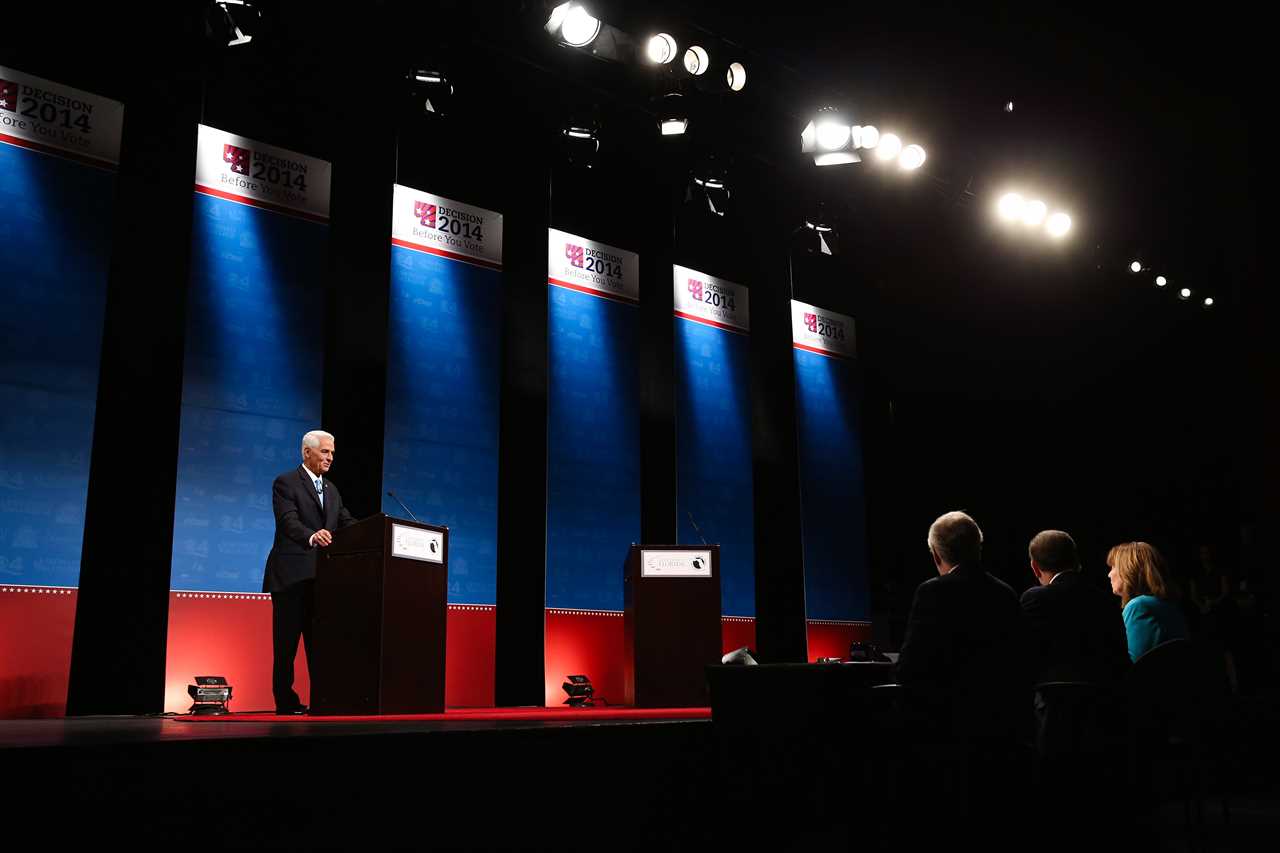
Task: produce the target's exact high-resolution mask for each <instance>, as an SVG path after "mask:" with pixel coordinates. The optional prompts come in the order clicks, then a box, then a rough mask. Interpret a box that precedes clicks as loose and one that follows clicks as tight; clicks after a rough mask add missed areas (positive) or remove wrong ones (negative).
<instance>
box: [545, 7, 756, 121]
mask: <svg viewBox="0 0 1280 853" xmlns="http://www.w3.org/2000/svg"><path fill="white" fill-rule="evenodd" d="M545 29H546V31H547V33H548V34H550V35H551V36H552V37H554V38H556V39H558V40H559V41H560V42H561V43H563V44H565V45H567V46H569V47H573V48H587V47H591V52H592V53H593V54H594V55H596V56H598V57H600V58H604V59H614V60H619V61H628V60H630V59H632V58H633V57H635V53H634V52H633V51H631V50H628V49H627V46H628V45H630V44H631V43H632V39H631V37H630V36H628V35H627V34H626V33H622V32H621V31H619V30H616V29H614V28H613V27H610V26H609V25H608V24H606V23H603V22H602V21H601V20H600V19H599V18H597V17H595V16H594V15H592V14H591V12H590V10H589V9H588V8H587V7H586V6H585V5H583V4H582V3H560V4H558V5H557V6H555V7H554V8H553V9H552V10H551V12H550V14H549V15H548V16H547V21H546V24H545ZM635 58H637V59H640V60H643V61H644V62H646V63H647V64H649V65H651V66H656V67H664V66H671V65H673V64H674V63H675V61H676V59H677V58H679V59H680V65H679V67H683V69H684V71H685V72H686V73H687V74H688V76H689V78H691V79H692V80H693V82H694V85H695V86H697V88H699V89H701V90H704V91H710V92H741V91H742V90H743V88H745V87H746V85H747V69H746V66H745V65H743V64H742V63H741V62H737V61H732V62H729V63H727V64H726V65H725V66H724V74H723V75H718V74H709V73H708V72H709V71H711V70H712V69H713V68H714V67H715V65H714V62H713V60H712V57H711V54H710V52H709V51H708V50H707V48H705V47H704V46H702V45H699V44H691V45H689V46H687V47H685V48H684V50H683V51H681V49H680V44H679V42H677V41H676V37H675V36H673V35H671V34H670V33H666V32H657V33H653V34H651V35H649V36H648V38H647V39H645V40H644V51H643V54H642V55H641V56H639V57H635ZM658 129H659V131H660V132H661V133H662V135H663V136H680V135H682V134H684V133H685V132H686V131H687V130H688V129H689V115H688V112H687V111H686V109H685V106H684V98H683V97H682V96H681V95H680V94H679V93H677V92H670V93H668V94H667V95H666V96H664V97H663V98H662V99H661V103H660V106H659V116H658Z"/></svg>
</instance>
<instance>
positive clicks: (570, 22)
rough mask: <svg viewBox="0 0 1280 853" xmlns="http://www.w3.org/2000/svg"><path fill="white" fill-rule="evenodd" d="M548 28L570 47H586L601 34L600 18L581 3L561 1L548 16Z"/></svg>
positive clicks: (549, 31)
mask: <svg viewBox="0 0 1280 853" xmlns="http://www.w3.org/2000/svg"><path fill="white" fill-rule="evenodd" d="M546 30H547V32H548V33H550V34H551V35H553V36H556V37H558V38H559V39H560V40H561V41H562V42H564V43H565V44H567V45H569V46H570V47H586V46H587V45H589V44H591V42H593V41H595V38H596V36H598V35H600V19H599V18H596V17H593V16H592V14H591V13H590V12H588V11H587V10H586V8H585V7H584V6H583V5H582V4H581V3H561V4H560V5H559V6H557V7H555V8H554V9H552V10H551V14H550V15H549V16H548V17H547V25H546Z"/></svg>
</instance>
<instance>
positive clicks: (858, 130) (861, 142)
mask: <svg viewBox="0 0 1280 853" xmlns="http://www.w3.org/2000/svg"><path fill="white" fill-rule="evenodd" d="M853 137H854V138H853V144H854V146H855V147H857V148H875V147H876V146H877V145H879V144H880V131H879V130H877V129H876V126H875V125H874V124H864V125H862V126H861V127H855V128H854V129H853Z"/></svg>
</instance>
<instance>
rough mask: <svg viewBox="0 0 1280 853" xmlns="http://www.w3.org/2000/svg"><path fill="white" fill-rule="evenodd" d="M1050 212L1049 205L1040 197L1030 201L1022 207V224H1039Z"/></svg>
mask: <svg viewBox="0 0 1280 853" xmlns="http://www.w3.org/2000/svg"><path fill="white" fill-rule="evenodd" d="M1048 212H1049V206H1048V205H1046V204H1045V203H1044V202H1042V201H1040V200H1039V199H1035V200H1033V201H1029V202H1027V203H1026V205H1025V206H1024V207H1023V208H1022V224H1024V225H1039V224H1040V223H1041V222H1044V217H1045V214H1047V213H1048Z"/></svg>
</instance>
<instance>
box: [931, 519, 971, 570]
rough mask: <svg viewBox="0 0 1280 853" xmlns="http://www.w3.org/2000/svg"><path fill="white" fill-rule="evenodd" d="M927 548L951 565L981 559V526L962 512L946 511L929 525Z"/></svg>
mask: <svg viewBox="0 0 1280 853" xmlns="http://www.w3.org/2000/svg"><path fill="white" fill-rule="evenodd" d="M929 550H931V551H933V553H935V554H937V555H938V559H939V560H941V561H942V562H944V563H947V564H949V565H952V566H958V565H960V564H961V563H977V562H980V561H981V560H982V528H980V527H978V522H976V521H974V520H973V519H972V518H970V517H969V516H968V515H967V514H965V513H963V512H948V513H945V514H943V515H941V516H939V517H938V520H937V521H935V522H934V523H933V524H931V525H930V526H929Z"/></svg>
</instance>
